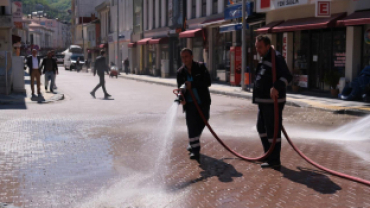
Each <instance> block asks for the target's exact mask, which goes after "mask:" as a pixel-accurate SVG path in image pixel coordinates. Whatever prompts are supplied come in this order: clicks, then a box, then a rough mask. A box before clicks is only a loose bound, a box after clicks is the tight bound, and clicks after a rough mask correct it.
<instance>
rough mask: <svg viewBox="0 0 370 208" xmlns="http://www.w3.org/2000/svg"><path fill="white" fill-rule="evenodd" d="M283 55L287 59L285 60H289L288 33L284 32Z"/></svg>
mask: <svg viewBox="0 0 370 208" xmlns="http://www.w3.org/2000/svg"><path fill="white" fill-rule="evenodd" d="M282 53H283V54H282V55H283V57H284V59H285V62H287V55H288V33H284V34H283V50H282Z"/></svg>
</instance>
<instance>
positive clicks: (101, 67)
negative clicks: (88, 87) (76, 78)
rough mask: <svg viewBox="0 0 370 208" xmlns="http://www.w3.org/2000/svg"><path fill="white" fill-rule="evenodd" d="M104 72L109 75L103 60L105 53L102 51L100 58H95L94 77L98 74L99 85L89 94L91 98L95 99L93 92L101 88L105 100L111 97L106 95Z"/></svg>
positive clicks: (107, 67)
mask: <svg viewBox="0 0 370 208" xmlns="http://www.w3.org/2000/svg"><path fill="white" fill-rule="evenodd" d="M104 72H106V73H107V74H108V75H109V66H108V65H107V63H106V60H105V51H103V50H102V51H100V56H99V57H97V58H96V61H95V65H94V76H95V75H96V74H98V76H99V84H98V85H97V86H96V87H95V88H94V89H93V91H92V92H90V94H91V96H93V98H95V92H96V91H97V90H98V89H99V88H100V87H102V88H103V92H104V98H105V99H107V98H109V97H111V95H110V94H108V92H107V90H106V89H105V80H104Z"/></svg>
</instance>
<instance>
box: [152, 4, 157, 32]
mask: <svg viewBox="0 0 370 208" xmlns="http://www.w3.org/2000/svg"><path fill="white" fill-rule="evenodd" d="M152 1H153V13H152V14H153V25H152V29H153V28H155V26H156V25H155V0H152Z"/></svg>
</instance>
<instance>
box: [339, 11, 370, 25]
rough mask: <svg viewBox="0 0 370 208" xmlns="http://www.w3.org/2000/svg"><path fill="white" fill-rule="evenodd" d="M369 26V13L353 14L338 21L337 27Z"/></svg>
mask: <svg viewBox="0 0 370 208" xmlns="http://www.w3.org/2000/svg"><path fill="white" fill-rule="evenodd" d="M365 24H370V11H362V12H355V13H352V14H350V15H349V16H348V17H345V18H343V19H341V20H338V25H344V26H351V25H365Z"/></svg>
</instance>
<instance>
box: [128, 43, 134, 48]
mask: <svg viewBox="0 0 370 208" xmlns="http://www.w3.org/2000/svg"><path fill="white" fill-rule="evenodd" d="M127 47H129V48H134V47H136V43H129V44H127Z"/></svg>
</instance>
